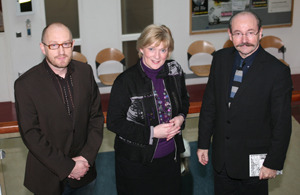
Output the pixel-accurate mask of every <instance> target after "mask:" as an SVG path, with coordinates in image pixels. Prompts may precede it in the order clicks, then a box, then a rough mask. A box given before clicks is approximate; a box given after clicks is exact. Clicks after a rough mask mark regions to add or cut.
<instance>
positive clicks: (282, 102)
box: [198, 47, 292, 179]
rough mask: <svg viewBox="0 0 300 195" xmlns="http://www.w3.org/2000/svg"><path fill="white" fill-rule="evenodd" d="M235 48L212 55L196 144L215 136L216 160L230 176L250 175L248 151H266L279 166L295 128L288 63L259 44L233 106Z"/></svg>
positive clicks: (272, 165)
mask: <svg viewBox="0 0 300 195" xmlns="http://www.w3.org/2000/svg"><path fill="white" fill-rule="evenodd" d="M236 52H237V51H236V49H235V48H233V47H232V48H227V49H222V50H220V51H218V52H216V54H215V55H214V58H213V62H212V67H211V72H210V75H209V80H208V83H207V87H206V90H205V93H204V97H203V102H202V108H201V112H200V118H199V137H198V148H200V149H208V148H209V145H210V141H211V136H212V135H213V141H212V164H213V167H214V169H215V170H216V171H218V172H219V171H221V170H222V167H223V165H224V164H226V169H227V172H228V174H229V176H230V177H232V178H236V179H245V178H248V177H249V154H260V153H267V158H266V159H265V161H264V166H265V167H268V168H271V169H274V170H280V169H283V164H284V160H285V157H286V152H287V148H288V144H289V140H290V134H291V106H290V103H291V94H292V80H291V74H290V68H289V67H288V66H286V65H284V64H283V63H281V62H280V61H279V60H277V59H276V58H275V57H274V56H272V55H270V54H269V53H267V52H266V51H265V50H264V49H263V48H260V51H259V53H258V54H257V56H256V58H255V59H254V61H253V64H252V65H251V67H250V68H249V71H248V72H247V74H246V75H245V76H244V77H243V82H242V84H241V86H240V88H239V90H238V91H237V93H236V95H235V97H234V99H233V101H232V103H231V106H230V108H229V107H228V98H229V81H230V75H231V72H232V66H233V63H234V58H235V53H236Z"/></svg>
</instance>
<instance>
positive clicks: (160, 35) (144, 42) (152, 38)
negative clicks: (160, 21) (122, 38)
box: [136, 24, 174, 58]
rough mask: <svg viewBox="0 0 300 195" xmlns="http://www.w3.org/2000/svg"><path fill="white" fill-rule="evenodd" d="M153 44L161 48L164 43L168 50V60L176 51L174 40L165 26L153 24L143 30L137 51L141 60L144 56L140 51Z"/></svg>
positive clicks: (137, 44)
mask: <svg viewBox="0 0 300 195" xmlns="http://www.w3.org/2000/svg"><path fill="white" fill-rule="evenodd" d="M153 43H156V45H155V46H159V45H160V43H163V45H164V47H165V48H168V56H167V58H169V57H170V56H171V53H172V51H173V50H174V40H173V37H172V33H171V31H170V29H169V28H168V27H166V26H165V25H160V26H158V25H155V24H151V25H149V26H147V27H146V28H145V29H144V30H143V32H142V33H141V36H140V37H139V38H138V40H137V43H136V50H137V51H138V54H139V57H140V58H141V57H142V56H143V54H142V53H141V51H140V49H142V48H144V47H147V46H149V45H152V44H153Z"/></svg>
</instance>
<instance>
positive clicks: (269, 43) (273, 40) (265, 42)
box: [260, 36, 284, 49]
mask: <svg viewBox="0 0 300 195" xmlns="http://www.w3.org/2000/svg"><path fill="white" fill-rule="evenodd" d="M260 44H261V46H262V47H263V48H264V49H265V48H268V47H275V48H277V49H280V48H282V47H284V45H283V42H282V40H281V39H280V38H278V37H275V36H265V37H263V38H261V40H260Z"/></svg>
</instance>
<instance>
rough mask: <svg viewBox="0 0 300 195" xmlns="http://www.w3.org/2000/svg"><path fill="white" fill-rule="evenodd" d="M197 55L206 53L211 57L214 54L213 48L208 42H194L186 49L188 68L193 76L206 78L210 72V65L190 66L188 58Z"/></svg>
mask: <svg viewBox="0 0 300 195" xmlns="http://www.w3.org/2000/svg"><path fill="white" fill-rule="evenodd" d="M197 53H208V54H211V55H213V54H214V53H215V47H214V46H213V45H212V44H211V43H210V42H208V41H203V40H200V41H195V42H193V43H192V44H191V45H190V46H189V48H188V52H187V55H188V67H189V69H190V70H191V71H193V72H194V74H196V75H198V76H208V75H209V72H210V67H211V65H210V64H207V65H193V66H191V65H190V58H191V57H192V56H193V55H194V54H197Z"/></svg>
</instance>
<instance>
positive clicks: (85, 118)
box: [15, 23, 104, 195]
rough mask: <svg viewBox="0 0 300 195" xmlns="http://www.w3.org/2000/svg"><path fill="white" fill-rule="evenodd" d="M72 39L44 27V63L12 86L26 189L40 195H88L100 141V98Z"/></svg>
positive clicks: (55, 27) (57, 26)
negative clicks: (24, 149) (74, 54)
mask: <svg viewBox="0 0 300 195" xmlns="http://www.w3.org/2000/svg"><path fill="white" fill-rule="evenodd" d="M73 47H74V40H73V38H72V34H71V32H70V30H69V29H68V28H67V27H66V26H65V25H63V24H61V23H53V24H50V25H49V26H47V27H46V28H45V29H44V30H43V33H42V43H40V48H41V50H42V52H43V53H44V54H45V56H46V58H45V59H44V60H43V62H41V63H40V64H39V65H37V66H34V67H33V68H31V69H30V70H28V71H27V72H26V73H24V74H23V75H22V76H20V77H19V78H18V79H17V80H16V82H15V100H16V112H17V118H18V124H19V130H20V134H21V137H22V139H23V142H24V144H25V145H26V147H27V148H28V150H29V152H28V156H27V163H26V170H25V181H24V185H25V186H26V187H27V188H28V189H29V190H30V191H32V192H33V193H34V194H38V195H56V194H57V195H60V194H64V195H67V194H71V193H73V194H85V195H89V194H92V192H93V188H94V185H95V179H96V175H97V173H96V167H95V164H94V163H95V158H96V156H97V154H98V150H99V147H100V145H101V143H102V139H103V122H104V117H103V114H102V110H101V103H100V93H99V89H98V86H97V84H96V83H95V80H94V76H93V71H92V69H91V67H90V66H89V65H88V64H84V63H81V62H78V61H74V60H72V50H73Z"/></svg>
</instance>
